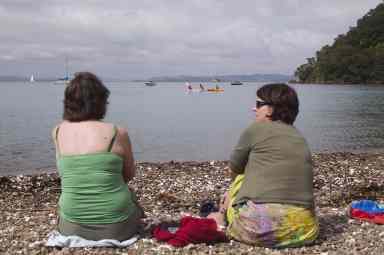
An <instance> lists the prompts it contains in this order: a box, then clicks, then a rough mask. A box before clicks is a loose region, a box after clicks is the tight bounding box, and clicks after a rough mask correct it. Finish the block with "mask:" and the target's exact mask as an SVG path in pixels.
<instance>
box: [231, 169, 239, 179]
mask: <svg viewBox="0 0 384 255" xmlns="http://www.w3.org/2000/svg"><path fill="white" fill-rule="evenodd" d="M230 174H231V181H234V180H235V179H236V177H237V175H238V173H236V172H235V171H233V170H232V169H231V168H230Z"/></svg>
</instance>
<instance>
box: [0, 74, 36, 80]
mask: <svg viewBox="0 0 384 255" xmlns="http://www.w3.org/2000/svg"><path fill="white" fill-rule="evenodd" d="M27 80H28V81H29V77H28V78H27V77H22V76H14V75H2V76H0V81H27Z"/></svg>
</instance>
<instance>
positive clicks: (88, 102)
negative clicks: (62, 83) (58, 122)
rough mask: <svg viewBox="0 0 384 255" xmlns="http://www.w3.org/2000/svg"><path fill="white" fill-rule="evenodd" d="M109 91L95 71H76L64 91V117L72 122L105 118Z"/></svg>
mask: <svg viewBox="0 0 384 255" xmlns="http://www.w3.org/2000/svg"><path fill="white" fill-rule="evenodd" d="M109 93H110V92H109V90H108V89H107V88H106V87H105V86H104V84H103V83H102V82H101V80H100V79H99V78H97V76H96V75H94V74H93V73H90V72H80V73H76V75H75V78H73V79H72V80H71V82H70V84H69V85H68V86H67V88H66V89H65V92H64V113H63V119H64V120H68V121H71V122H79V121H85V120H101V119H103V118H104V116H105V113H106V111H107V104H108V96H109Z"/></svg>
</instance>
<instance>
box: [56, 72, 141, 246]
mask: <svg viewBox="0 0 384 255" xmlns="http://www.w3.org/2000/svg"><path fill="white" fill-rule="evenodd" d="M108 96H109V90H108V89H107V88H106V87H105V86H104V85H103V83H102V82H101V81H100V80H99V79H98V78H97V77H96V76H95V75H94V74H92V73H88V72H83V73H78V74H77V75H76V77H75V78H74V79H73V80H72V81H71V82H70V84H69V85H68V86H67V88H66V89H65V95H64V114H63V122H62V123H60V124H59V125H57V126H56V127H55V128H54V130H53V132H52V136H53V139H54V141H55V145H56V158H57V168H58V171H59V175H60V178H61V195H60V199H59V206H58V211H59V226H58V228H59V232H60V233H61V234H63V235H77V236H80V237H83V238H85V239H88V240H101V239H116V240H119V241H122V240H127V239H129V238H131V237H132V236H133V235H135V234H136V233H137V232H138V231H139V226H140V218H141V217H142V216H143V211H142V210H141V207H140V206H139V205H138V203H137V200H136V198H135V194H134V193H133V192H132V191H131V190H130V189H129V188H128V185H127V182H128V181H130V180H132V178H133V177H134V175H135V165H134V159H133V155H132V148H131V143H130V140H129V136H128V133H127V131H126V130H125V129H123V128H119V127H116V126H114V125H113V124H110V123H105V122H103V121H102V119H103V118H104V116H105V113H106V106H107V104H108Z"/></svg>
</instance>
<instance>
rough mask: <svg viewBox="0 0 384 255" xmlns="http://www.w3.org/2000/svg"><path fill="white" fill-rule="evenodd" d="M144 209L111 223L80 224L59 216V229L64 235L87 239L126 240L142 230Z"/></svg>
mask: <svg viewBox="0 0 384 255" xmlns="http://www.w3.org/2000/svg"><path fill="white" fill-rule="evenodd" d="M142 217H143V213H142V210H140V209H137V210H135V212H134V213H133V214H132V215H131V216H129V218H128V219H126V220H125V221H122V222H117V223H111V224H92V225H90V224H80V223H75V222H70V221H67V220H65V219H63V218H61V217H59V223H58V229H59V232H60V233H61V234H62V235H65V236H70V235H76V236H80V237H82V238H84V239H87V240H94V241H98V240H102V239H114V240H118V241H124V240H128V239H130V238H132V237H133V236H134V235H136V234H138V233H139V232H141V224H140V219H141V218H142Z"/></svg>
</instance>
